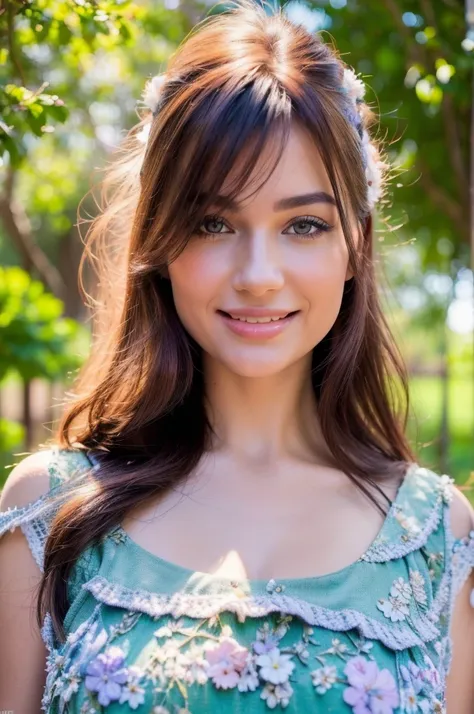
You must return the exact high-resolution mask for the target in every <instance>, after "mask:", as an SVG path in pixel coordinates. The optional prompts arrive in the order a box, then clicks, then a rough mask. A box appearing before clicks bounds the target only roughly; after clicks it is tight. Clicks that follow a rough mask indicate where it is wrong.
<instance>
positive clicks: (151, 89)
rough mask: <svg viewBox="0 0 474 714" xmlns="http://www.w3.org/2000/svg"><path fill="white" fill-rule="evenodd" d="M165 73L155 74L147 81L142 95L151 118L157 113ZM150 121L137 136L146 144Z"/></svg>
mask: <svg viewBox="0 0 474 714" xmlns="http://www.w3.org/2000/svg"><path fill="white" fill-rule="evenodd" d="M166 79H167V77H166V73H163V74H157V75H155V76H154V77H152V78H151V79H149V80H148V81H147V83H146V85H145V89H144V90H143V93H142V101H143V104H144V105H145V106H146V107H148V109H150V110H151V113H152V116H153V117H155V116H156V114H157V113H158V108H159V106H160V100H161V95H162V90H163V86H164V84H165V82H166ZM150 128H151V121H149V122H148V123H147V124H145V126H144V127H143V129H142V130H141V131H140V132H139V133H138V134H137V139H138V141H141V142H142V143H143V144H146V143H147V141H148V137H149V135H150Z"/></svg>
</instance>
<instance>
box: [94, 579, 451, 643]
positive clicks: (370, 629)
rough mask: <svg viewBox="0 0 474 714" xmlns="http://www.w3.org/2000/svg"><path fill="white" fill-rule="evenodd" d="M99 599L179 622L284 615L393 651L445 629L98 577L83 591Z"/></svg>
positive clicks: (420, 618) (418, 621) (418, 616)
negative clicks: (160, 590) (226, 615)
mask: <svg viewBox="0 0 474 714" xmlns="http://www.w3.org/2000/svg"><path fill="white" fill-rule="evenodd" d="M82 587H83V588H84V589H85V590H88V591H89V592H90V593H92V595H93V596H94V597H95V599H96V600H98V601H100V602H102V603H104V604H106V605H110V606H114V607H120V608H125V609H127V610H131V611H133V610H138V611H140V612H144V613H145V614H148V615H150V616H151V617H161V616H163V615H172V616H173V617H174V618H178V617H182V616H188V617H192V618H204V619H207V618H209V617H213V616H215V615H218V614H219V613H221V612H224V611H227V612H232V613H234V614H235V615H236V616H237V618H238V620H239V621H240V622H244V621H245V618H246V617H252V618H258V617H264V616H265V615H268V614H269V613H272V612H280V613H283V614H287V615H293V616H297V617H299V618H300V619H301V620H303V621H304V622H306V624H308V625H310V626H319V627H324V628H325V629H331V630H335V631H338V632H346V631H348V630H353V629H357V630H359V632H360V633H361V634H362V635H363V636H364V637H366V638H368V639H377V640H380V641H381V642H382V643H383V644H384V645H386V646H387V647H390V648H391V649H393V650H402V649H406V648H407V647H415V646H417V645H420V644H422V643H423V642H429V641H431V640H434V639H435V638H436V637H438V636H439V630H438V628H437V627H436V626H435V624H434V623H433V622H432V620H431V618H429V617H428V616H427V615H426V614H424V613H421V612H419V611H415V610H414V611H413V614H412V617H411V618H410V620H411V624H410V626H408V625H402V624H399V623H393V624H391V625H387V624H385V623H383V622H379V621H378V620H376V619H374V618H371V617H368V616H366V615H364V614H363V613H362V612H358V611H357V610H348V609H347V610H330V609H328V608H324V607H321V606H318V605H313V604H311V603H308V602H306V601H305V600H300V599H299V598H296V597H290V596H287V595H283V594H281V595H280V594H279V595H276V596H272V595H255V596H251V597H239V596H238V595H233V594H232V593H229V594H223V595H195V594H189V593H182V592H178V593H174V594H173V595H162V594H157V593H152V592H149V591H147V590H132V589H131V588H127V587H125V586H124V585H120V584H118V583H111V582H110V581H109V580H107V578H105V577H103V576H100V575H97V576H95V577H94V578H92V579H91V580H89V581H88V582H86V583H84V584H83V586H82Z"/></svg>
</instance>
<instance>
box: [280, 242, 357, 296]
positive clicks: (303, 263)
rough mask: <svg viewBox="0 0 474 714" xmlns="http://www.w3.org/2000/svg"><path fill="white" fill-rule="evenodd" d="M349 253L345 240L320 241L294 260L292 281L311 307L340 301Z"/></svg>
mask: <svg viewBox="0 0 474 714" xmlns="http://www.w3.org/2000/svg"><path fill="white" fill-rule="evenodd" d="M347 261H348V253H347V248H346V246H345V244H344V243H336V242H333V243H329V242H327V243H321V244H319V245H317V246H314V248H313V249H312V250H311V251H308V252H307V253H306V254H305V255H302V254H300V255H298V256H297V259H296V260H293V261H292V262H291V275H292V280H293V281H294V283H295V285H296V286H297V288H298V290H299V291H300V293H302V294H303V295H304V296H305V297H306V298H307V300H308V302H309V303H310V305H311V306H312V307H318V306H322V305H326V306H330V305H331V304H334V303H335V302H336V303H337V302H340V299H341V297H342V293H343V290H344V284H345V280H346V272H347Z"/></svg>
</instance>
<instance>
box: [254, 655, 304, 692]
mask: <svg viewBox="0 0 474 714" xmlns="http://www.w3.org/2000/svg"><path fill="white" fill-rule="evenodd" d="M255 663H256V664H257V665H258V666H259V667H260V672H259V674H260V677H261V678H262V679H264V680H265V681H266V682H270V683H271V684H283V683H284V682H287V681H288V678H289V676H290V674H291V673H292V671H293V670H294V668H295V665H294V663H293V662H292V661H291V655H287V654H282V653H281V652H280V650H279V649H278V647H274V648H273V649H272V650H270V652H268V654H263V655H259V656H258V657H257V659H256V660H255Z"/></svg>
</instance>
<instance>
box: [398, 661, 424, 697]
mask: <svg viewBox="0 0 474 714" xmlns="http://www.w3.org/2000/svg"><path fill="white" fill-rule="evenodd" d="M400 672H401V675H402V677H403V680H404V681H405V682H406V683H407V684H408V685H409V686H411V687H413V690H414V692H415V694H419V693H420V692H421V690H422V689H423V684H424V682H423V672H422V671H421V669H420V668H419V667H418V666H417V665H416V664H415V663H414V662H409V663H408V667H405V665H404V664H402V665H401V666H400Z"/></svg>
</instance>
